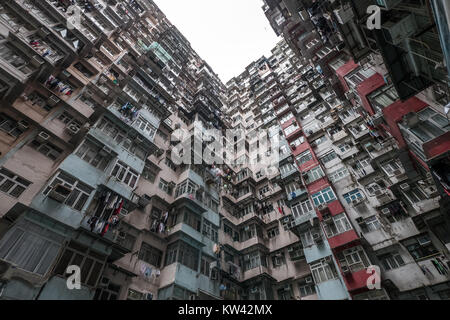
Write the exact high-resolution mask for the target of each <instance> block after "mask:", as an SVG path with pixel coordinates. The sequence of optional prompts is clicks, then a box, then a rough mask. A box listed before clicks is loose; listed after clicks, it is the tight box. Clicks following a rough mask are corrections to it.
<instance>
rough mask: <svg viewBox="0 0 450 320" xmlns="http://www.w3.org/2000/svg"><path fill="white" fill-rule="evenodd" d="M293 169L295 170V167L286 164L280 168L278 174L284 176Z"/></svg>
mask: <svg viewBox="0 0 450 320" xmlns="http://www.w3.org/2000/svg"><path fill="white" fill-rule="evenodd" d="M294 169H295V167H294V165H293V164H292V163H287V164H285V165H284V166H282V167H280V173H281V174H282V175H285V174H287V173H289V172H290V171H292V170H294Z"/></svg>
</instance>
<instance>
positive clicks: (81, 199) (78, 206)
mask: <svg viewBox="0 0 450 320" xmlns="http://www.w3.org/2000/svg"><path fill="white" fill-rule="evenodd" d="M58 184H61V185H63V186H65V187H67V188H69V189H71V190H72V192H71V193H70V195H69V196H68V197H67V199H66V201H65V202H64V204H65V205H66V206H69V207H71V208H72V209H75V210H77V211H82V210H83V208H84V206H85V204H86V202H87V201H88V199H89V196H90V195H91V193H92V191H93V190H94V189H93V188H91V187H89V186H88V185H86V184H84V183H82V182H80V181H78V180H77V179H75V178H72V177H71V176H69V175H68V174H66V173H64V172H59V173H58V175H57V176H56V177H55V178H54V179H53V181H52V182H51V183H50V184H49V185H48V186H47V188H46V189H45V190H44V195H46V196H47V195H48V194H49V193H50V191H51V190H52V189H53V187H54V186H56V185H58Z"/></svg>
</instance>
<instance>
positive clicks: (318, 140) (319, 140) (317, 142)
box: [313, 135, 328, 146]
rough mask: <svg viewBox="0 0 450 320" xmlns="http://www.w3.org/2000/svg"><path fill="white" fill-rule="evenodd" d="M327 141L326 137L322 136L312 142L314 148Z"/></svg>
mask: <svg viewBox="0 0 450 320" xmlns="http://www.w3.org/2000/svg"><path fill="white" fill-rule="evenodd" d="M327 140H328V139H327V137H326V136H325V135H323V136H321V137H320V138H318V139H316V140H314V141H313V144H314V145H316V146H318V145H320V144H322V143H324V142H325V141H327Z"/></svg>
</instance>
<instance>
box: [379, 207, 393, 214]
mask: <svg viewBox="0 0 450 320" xmlns="http://www.w3.org/2000/svg"><path fill="white" fill-rule="evenodd" d="M381 213H382V214H386V215H387V214H390V213H391V210H390V209H389V208H384V209H382V210H381Z"/></svg>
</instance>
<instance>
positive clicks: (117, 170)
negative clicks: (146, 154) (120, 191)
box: [111, 161, 139, 188]
mask: <svg viewBox="0 0 450 320" xmlns="http://www.w3.org/2000/svg"><path fill="white" fill-rule="evenodd" d="M111 176H113V177H115V178H116V179H117V180H119V181H120V182H123V183H124V184H126V185H127V186H129V187H131V188H134V187H136V184H137V182H138V179H139V174H138V173H137V172H136V171H134V170H133V169H131V168H130V167H128V166H127V165H126V164H125V163H123V162H121V161H118V162H117V163H116V165H115V167H114V169H113V171H112V172H111Z"/></svg>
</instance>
